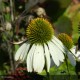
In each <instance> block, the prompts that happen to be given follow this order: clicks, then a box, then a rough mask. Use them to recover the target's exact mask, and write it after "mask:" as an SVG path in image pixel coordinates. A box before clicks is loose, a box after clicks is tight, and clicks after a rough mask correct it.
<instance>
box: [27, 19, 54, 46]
mask: <svg viewBox="0 0 80 80" xmlns="http://www.w3.org/2000/svg"><path fill="white" fill-rule="evenodd" d="M53 33H54V30H53V28H52V25H51V24H50V23H49V22H48V21H47V20H45V19H43V18H36V19H34V20H32V21H31V23H30V24H29V26H28V27H27V30H26V35H27V38H28V39H29V41H30V42H31V43H33V44H34V43H35V44H36V43H37V44H44V43H47V42H48V41H50V40H51V39H52V36H53Z"/></svg>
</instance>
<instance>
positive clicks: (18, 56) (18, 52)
mask: <svg viewBox="0 0 80 80" xmlns="http://www.w3.org/2000/svg"><path fill="white" fill-rule="evenodd" d="M25 49H26V43H24V44H23V45H22V46H21V47H20V48H19V49H18V50H17V52H16V54H15V57H14V58H15V60H16V61H17V60H19V59H20V56H23V55H24V52H25Z"/></svg>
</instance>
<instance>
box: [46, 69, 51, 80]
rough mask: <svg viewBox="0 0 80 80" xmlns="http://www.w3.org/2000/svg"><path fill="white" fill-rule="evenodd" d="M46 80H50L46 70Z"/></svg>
mask: <svg viewBox="0 0 80 80" xmlns="http://www.w3.org/2000/svg"><path fill="white" fill-rule="evenodd" d="M46 80H50V75H49V72H47V70H46Z"/></svg>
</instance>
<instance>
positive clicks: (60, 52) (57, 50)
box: [52, 42, 64, 62]
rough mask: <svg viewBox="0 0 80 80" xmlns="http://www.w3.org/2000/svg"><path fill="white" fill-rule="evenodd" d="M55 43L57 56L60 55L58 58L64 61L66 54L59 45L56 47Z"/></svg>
mask: <svg viewBox="0 0 80 80" xmlns="http://www.w3.org/2000/svg"><path fill="white" fill-rule="evenodd" d="M52 43H53V46H54V47H55V48H56V50H55V51H56V52H57V55H58V58H59V60H60V61H62V62H63V61H64V54H63V51H62V50H61V49H60V48H59V47H58V45H56V43H55V42H52Z"/></svg>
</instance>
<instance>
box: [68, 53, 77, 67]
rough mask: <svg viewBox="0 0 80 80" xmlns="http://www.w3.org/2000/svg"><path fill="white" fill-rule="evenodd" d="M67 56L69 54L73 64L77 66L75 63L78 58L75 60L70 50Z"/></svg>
mask: <svg viewBox="0 0 80 80" xmlns="http://www.w3.org/2000/svg"><path fill="white" fill-rule="evenodd" d="M67 56H68V58H69V60H70V62H71V64H72V65H73V66H75V65H76V60H75V58H74V56H73V54H71V53H70V52H67Z"/></svg>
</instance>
